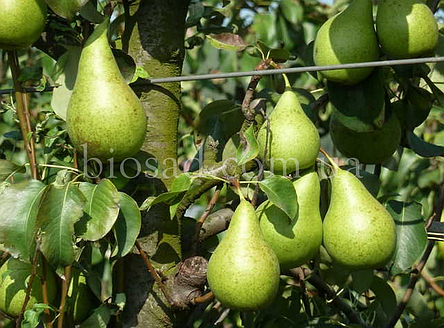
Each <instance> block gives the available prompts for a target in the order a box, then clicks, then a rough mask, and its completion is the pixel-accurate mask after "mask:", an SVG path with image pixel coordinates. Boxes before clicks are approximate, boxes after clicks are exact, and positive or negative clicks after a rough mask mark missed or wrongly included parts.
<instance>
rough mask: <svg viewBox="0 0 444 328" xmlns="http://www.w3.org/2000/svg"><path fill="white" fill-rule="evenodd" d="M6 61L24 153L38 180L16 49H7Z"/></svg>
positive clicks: (26, 104)
mask: <svg viewBox="0 0 444 328" xmlns="http://www.w3.org/2000/svg"><path fill="white" fill-rule="evenodd" d="M8 62H9V66H10V68H11V75H12V80H13V83H14V89H15V99H16V103H17V116H18V119H19V124H20V130H21V132H22V137H23V142H24V144H25V149H26V153H27V155H28V159H29V163H30V166H31V174H32V178H33V179H36V180H38V179H39V173H38V169H37V160H36V155H35V145H34V133H33V131H32V127H31V120H30V118H29V108H28V98H27V96H26V93H24V91H23V88H22V85H21V84H20V81H19V77H20V66H19V61H18V57H17V51H15V50H9V51H8ZM30 134H31V135H30Z"/></svg>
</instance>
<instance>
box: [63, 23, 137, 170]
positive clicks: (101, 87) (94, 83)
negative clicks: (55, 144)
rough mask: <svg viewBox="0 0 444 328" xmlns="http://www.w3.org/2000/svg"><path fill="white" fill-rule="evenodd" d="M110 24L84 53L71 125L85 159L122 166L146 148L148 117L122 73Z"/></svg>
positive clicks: (94, 35)
mask: <svg viewBox="0 0 444 328" xmlns="http://www.w3.org/2000/svg"><path fill="white" fill-rule="evenodd" d="M108 25H109V19H105V21H104V22H103V23H101V24H100V25H98V26H97V27H96V29H95V30H94V32H93V33H92V34H91V36H90V37H89V38H88V40H87V41H86V43H85V46H84V48H83V50H82V54H81V56H80V62H79V68H78V74H77V79H76V82H75V85H74V90H73V93H72V95H71V99H70V100H69V104H68V109H67V117H66V125H67V130H68V134H69V136H70V138H71V141H72V143H73V144H74V145H75V146H76V147H77V148H78V149H79V151H80V152H81V153H82V154H85V153H86V155H87V156H88V157H89V158H91V157H95V158H98V159H100V160H107V159H109V158H113V159H114V160H115V161H121V160H123V159H125V158H127V157H130V156H132V155H134V154H135V153H136V152H138V151H139V149H140V147H141V146H142V143H143V141H144V139H145V134H146V115H145V111H144V109H143V107H142V104H141V102H140V100H139V98H137V96H136V94H135V93H134V92H133V90H132V89H131V88H130V87H129V86H128V85H127V84H126V82H125V80H124V79H123V77H122V75H121V73H120V71H119V67H118V66H117V63H116V61H115V59H114V56H113V53H112V51H111V48H110V47H109V43H108V38H107V31H108ZM85 144H86V145H85ZM85 146H86V147H85Z"/></svg>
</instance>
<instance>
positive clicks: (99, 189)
mask: <svg viewBox="0 0 444 328" xmlns="http://www.w3.org/2000/svg"><path fill="white" fill-rule="evenodd" d="M79 188H80V190H81V191H82V193H83V194H84V195H85V197H86V200H87V202H86V204H85V208H84V212H85V213H86V214H87V215H85V216H83V218H82V219H81V220H80V221H79V222H78V223H77V224H76V234H77V235H78V236H80V237H82V238H83V239H85V240H91V241H95V240H99V239H100V238H102V237H104V236H105V235H106V234H107V233H108V232H110V231H111V228H112V227H113V225H114V223H115V222H116V220H117V217H118V215H119V202H120V196H119V191H118V190H117V189H116V187H115V186H114V184H113V183H112V182H111V181H110V180H108V179H103V180H101V181H100V183H99V184H98V185H95V184H91V183H88V182H82V183H81V184H80V186H79Z"/></svg>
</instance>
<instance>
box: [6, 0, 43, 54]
mask: <svg viewBox="0 0 444 328" xmlns="http://www.w3.org/2000/svg"><path fill="white" fill-rule="evenodd" d="M0 22H1V23H0V48H1V49H5V50H16V49H22V48H27V47H29V46H30V45H32V44H33V43H34V42H35V41H37V39H38V38H39V37H40V34H42V32H43V30H44V28H45V25H46V3H45V0H5V1H0Z"/></svg>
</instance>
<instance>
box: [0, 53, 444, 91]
mask: <svg viewBox="0 0 444 328" xmlns="http://www.w3.org/2000/svg"><path fill="white" fill-rule="evenodd" d="M443 61H444V57H426V58H413V59H396V60H382V61H372V62H363V63H350V64H340V65H328V66H305V67H292V68H280V69H269V70H264V71H244V72H231V73H215V74H199V75H188V76H174V77H161V78H154V79H149V80H146V81H144V82H136V83H134V84H135V85H147V84H148V85H149V84H159V83H172V82H184V81H200V80H214V79H227V78H236V77H245V76H254V75H274V74H283V73H286V74H291V73H306V72H318V71H330V70H335V69H349V68H364V67H381V66H396V65H412V64H424V63H437V62H443ZM56 87H57V86H49V87H46V88H45V89H44V90H41V91H38V90H36V89H35V88H25V91H26V92H47V91H52V90H53V89H54V88H56ZM11 92H14V89H3V90H0V94H9V93H11Z"/></svg>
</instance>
